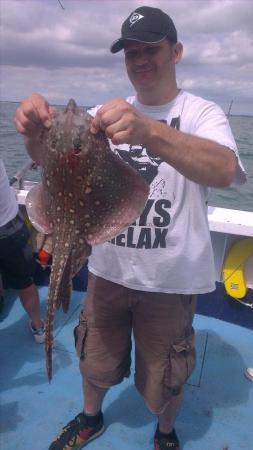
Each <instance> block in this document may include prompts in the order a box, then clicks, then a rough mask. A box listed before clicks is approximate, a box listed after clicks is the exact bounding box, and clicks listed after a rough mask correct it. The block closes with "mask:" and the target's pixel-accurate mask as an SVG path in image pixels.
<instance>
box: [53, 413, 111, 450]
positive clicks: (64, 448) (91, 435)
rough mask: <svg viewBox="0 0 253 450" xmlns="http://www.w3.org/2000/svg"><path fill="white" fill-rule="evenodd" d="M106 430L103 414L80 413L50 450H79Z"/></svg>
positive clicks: (64, 429)
mask: <svg viewBox="0 0 253 450" xmlns="http://www.w3.org/2000/svg"><path fill="white" fill-rule="evenodd" d="M104 429H105V427H104V420H103V414H102V412H100V413H98V414H97V415H96V416H86V415H85V414H84V413H80V414H78V416H76V417H75V418H74V420H71V422H69V423H68V424H67V425H66V426H65V427H64V428H63V429H62V432H61V433H60V434H59V436H57V438H56V439H55V440H54V441H53V442H52V444H51V445H50V447H49V449H48V450H79V449H81V448H83V447H84V446H85V445H86V444H88V442H90V441H91V440H92V439H95V438H96V437H98V436H100V434H102V433H103V431H104Z"/></svg>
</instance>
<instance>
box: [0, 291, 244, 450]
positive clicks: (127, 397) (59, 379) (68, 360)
mask: <svg viewBox="0 0 253 450" xmlns="http://www.w3.org/2000/svg"><path fill="white" fill-rule="evenodd" d="M39 290H40V298H41V304H42V312H43V313H44V314H45V303H46V297H47V287H41V288H40V289H39ZM84 295H85V294H84V293H83V292H77V291H74V293H73V299H72V303H71V306H70V310H69V312H68V314H67V315H65V314H63V313H62V312H59V313H57V316H56V320H55V347H54V355H53V370H54V376H53V380H52V382H51V384H49V383H48V381H47V377H46V371H45V359H44V346H43V345H42V346H41V345H38V344H36V343H35V342H34V341H33V338H32V336H31V334H30V332H29V329H28V326H27V315H26V314H25V313H24V310H23V309H22V307H21V304H20V302H19V301H15V300H16V294H15V292H13V291H8V293H7V296H6V298H5V309H4V312H3V314H2V321H1V322H0V334H1V339H0V346H1V349H0V353H1V379H0V386H1V388H0V389H1V435H0V448H1V449H3V450H47V449H48V446H49V444H50V442H51V441H52V439H53V437H54V436H55V435H56V434H57V433H58V431H59V430H60V429H61V427H62V426H64V425H65V424H66V423H67V422H68V421H69V420H70V419H72V418H73V416H75V415H76V414H78V413H79V412H80V411H81V409H82V391H81V378H80V376H79V370H78V360H77V358H76V355H75V349H74V342H73V338H72V335H73V328H74V326H75V325H76V323H77V319H78V315H79V311H80V307H81V304H82V299H83V297H84ZM246 309H247V308H246ZM248 314H251V315H252V310H250V309H248ZM195 330H196V338H197V339H196V340H197V354H198V362H197V366H196V369H195V371H194V373H193V375H192V376H191V378H190V379H189V380H188V383H187V385H186V388H185V400H184V403H183V407H182V409H181V412H180V414H179V416H178V420H177V433H178V435H179V437H180V440H181V448H182V449H183V450H241V449H244V450H246V449H247V450H250V449H252V448H253V447H252V442H253V430H252V408H253V383H252V382H251V381H249V380H247V379H246V378H245V376H244V374H243V372H244V369H245V367H247V366H248V365H251V366H252V364H253V345H252V342H253V335H252V330H251V329H249V328H243V327H241V326H238V325H235V324H232V323H227V322H224V321H221V320H219V319H216V318H208V317H205V316H202V315H199V314H198V315H196V318H195ZM133 373H134V367H132V371H131V376H130V378H129V379H127V380H125V381H124V382H123V383H122V384H121V385H119V386H116V387H114V388H112V389H111V390H110V392H109V393H108V395H107V397H106V399H105V403H104V414H105V425H106V428H107V429H106V432H105V433H104V434H103V435H102V436H100V437H99V438H98V439H97V440H94V441H92V442H91V443H90V444H89V445H88V447H87V448H89V450H102V449H103V450H106V449H108V450H130V449H131V450H132V449H134V450H144V449H145V450H153V442H152V440H153V434H154V430H155V426H156V420H155V417H154V416H153V415H152V414H150V413H149V412H148V411H147V409H146V407H145V405H144V403H143V400H142V399H141V397H140V396H139V394H138V393H137V391H136V390H135V388H134V382H133Z"/></svg>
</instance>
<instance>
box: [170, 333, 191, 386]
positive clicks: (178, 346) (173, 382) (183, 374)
mask: <svg viewBox="0 0 253 450" xmlns="http://www.w3.org/2000/svg"><path fill="white" fill-rule="evenodd" d="M194 341H195V340H194V331H192V333H191V334H190V335H189V336H187V337H186V338H184V339H180V340H178V341H175V342H174V343H173V344H172V346H171V349H170V353H169V356H168V364H167V367H166V369H165V376H164V383H165V385H166V387H168V388H170V389H177V388H180V387H181V386H183V384H184V383H185V382H186V380H187V378H188V377H189V376H190V375H191V373H192V372H193V370H194V367H195V362H196V351H195V346H194Z"/></svg>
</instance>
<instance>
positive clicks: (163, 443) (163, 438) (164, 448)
mask: <svg viewBox="0 0 253 450" xmlns="http://www.w3.org/2000/svg"><path fill="white" fill-rule="evenodd" d="M154 444H155V447H154V450H169V449H171V450H180V447H179V440H178V437H177V435H176V432H175V430H174V429H173V430H172V431H171V432H170V433H169V434H165V433H161V432H160V430H159V425H157V428H156V432H155V437H154Z"/></svg>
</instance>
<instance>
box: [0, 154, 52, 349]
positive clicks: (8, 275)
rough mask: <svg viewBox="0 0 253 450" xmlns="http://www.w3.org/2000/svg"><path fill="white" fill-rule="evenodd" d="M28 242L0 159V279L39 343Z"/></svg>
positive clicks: (41, 338) (36, 298)
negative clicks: (15, 295) (11, 292)
mask: <svg viewBox="0 0 253 450" xmlns="http://www.w3.org/2000/svg"><path fill="white" fill-rule="evenodd" d="M28 239H29V232H28V230H27V227H26V224H25V222H24V220H23V218H22V217H21V215H20V213H19V211H18V203H17V200H16V197H15V193H14V191H13V189H12V188H11V187H10V185H9V180H8V177H7V173H6V170H5V167H4V163H3V161H2V160H1V159H0V276H1V277H2V280H3V285H4V286H6V287H12V288H13V289H17V290H18V293H19V297H20V300H21V303H22V306H23V308H24V309H25V311H26V312H27V314H28V316H29V318H30V321H29V327H30V331H31V332H32V334H33V336H34V339H35V342H37V343H38V344H42V343H43V342H44V341H45V329H44V323H43V321H42V320H41V318H40V301H39V295H38V291H37V287H36V286H35V284H34V282H33V278H32V267H31V261H28V259H27V241H28ZM0 294H1V289H0ZM2 302H3V296H2ZM2 309H3V305H2Z"/></svg>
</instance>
